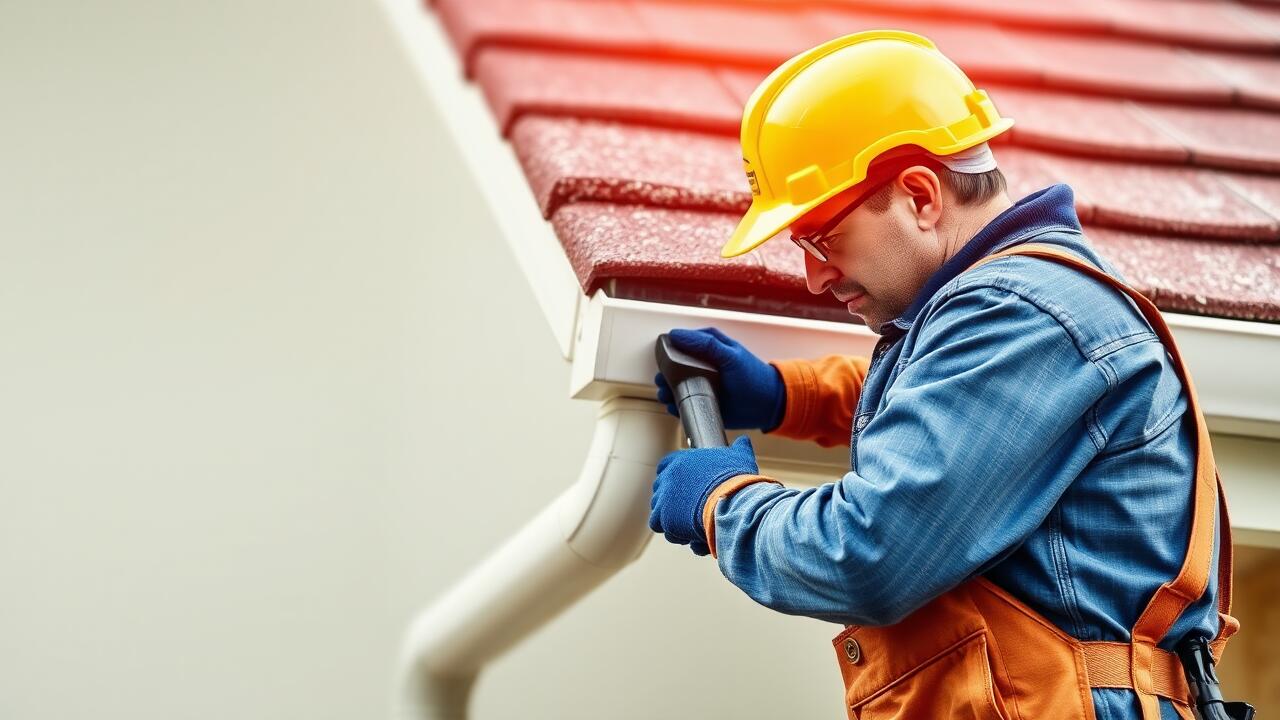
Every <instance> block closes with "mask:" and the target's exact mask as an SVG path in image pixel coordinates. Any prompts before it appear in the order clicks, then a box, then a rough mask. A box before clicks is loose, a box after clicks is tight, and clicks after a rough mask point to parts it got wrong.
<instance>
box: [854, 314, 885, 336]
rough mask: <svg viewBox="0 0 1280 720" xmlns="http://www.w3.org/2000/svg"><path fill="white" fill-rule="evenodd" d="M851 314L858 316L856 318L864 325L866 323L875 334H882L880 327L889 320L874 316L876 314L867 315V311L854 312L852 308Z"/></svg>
mask: <svg viewBox="0 0 1280 720" xmlns="http://www.w3.org/2000/svg"><path fill="white" fill-rule="evenodd" d="M849 314H850V315H852V316H854V317H856V318H858V320H859V322H861V323H862V324H863V325H866V326H867V328H868V329H869V330H871V332H873V333H875V334H877V335H880V334H881V332H880V328H881V327H882V326H883V325H884V324H885V323H886V322H888V320H884V319H881V318H878V317H874V316H869V315H867V314H866V313H861V312H854V311H852V310H850V311H849Z"/></svg>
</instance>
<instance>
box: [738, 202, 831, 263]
mask: <svg viewBox="0 0 1280 720" xmlns="http://www.w3.org/2000/svg"><path fill="white" fill-rule="evenodd" d="M820 204H821V201H819V202H815V203H813V204H812V205H810V206H808V207H804V206H801V207H796V206H794V205H790V204H785V205H774V206H773V207H771V208H769V209H768V210H764V211H761V209H760V207H759V206H758V205H755V204H752V206H751V207H750V208H749V209H748V210H747V213H746V214H745V215H743V216H742V220H740V221H738V227H736V228H734V230H733V234H732V235H730V236H729V240H728V242H726V243H725V244H724V247H722V248H721V249H720V257H723V258H731V257H737V256H739V255H746V254H747V253H749V252H751V251H752V250H755V249H756V248H758V247H760V246H761V245H763V244H765V243H766V242H768V241H769V240H770V239H772V238H773V237H774V236H776V235H777V234H778V233H780V232H782V231H783V230H785V229H786V228H787V226H789V225H790V224H791V223H792V222H794V221H795V220H796V219H797V218H799V217H800V216H801V215H804V214H805V213H807V212H809V211H810V210H812V209H813V208H815V207H817V206H818V205H820Z"/></svg>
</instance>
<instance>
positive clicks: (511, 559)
mask: <svg viewBox="0 0 1280 720" xmlns="http://www.w3.org/2000/svg"><path fill="white" fill-rule="evenodd" d="M381 1H382V4H383V7H384V9H385V10H386V13H387V16H388V18H389V19H390V21H391V24H392V25H393V27H394V29H395V31H396V32H397V34H398V35H399V36H400V39H401V41H402V43H403V45H404V48H405V50H406V51H407V53H408V55H409V58H410V60H411V61H412V63H413V64H414V66H415V67H416V68H417V70H418V74H419V76H420V77H421V78H422V79H423V82H424V84H425V86H426V88H427V91H428V94H429V95H430V97H431V98H432V100H433V103H434V105H435V107H436V108H438V109H439V110H440V111H441V112H442V115H443V119H444V121H445V123H446V126H447V127H448V128H449V131H450V132H451V133H452V134H453V137H454V141H455V144H456V145H457V146H458V148H459V150H460V151H461V152H462V154H463V157H464V160H465V162H466V164H467V165H468V167H469V168H470V170H471V174H472V177H471V178H469V179H460V182H465V181H467V180H469V181H470V182H471V183H472V184H473V185H474V186H475V187H476V188H477V192H479V193H481V194H482V195H483V196H484V198H485V200H486V202H487V203H488V206H489V209H490V212H491V214H492V216H493V218H494V219H495V221H496V222H497V224H498V227H499V229H500V231H501V233H502V235H503V237H504V238H505V239H506V241H507V243H508V245H509V246H510V248H511V251H512V253H513V255H514V256H515V258H516V261H517V262H518V263H519V264H520V266H521V269H522V271H523V272H524V274H525V277H526V278H528V280H529V283H530V286H531V288H532V289H533V294H534V297H535V298H536V299H537V302H538V304H539V306H540V307H541V308H542V312H543V315H544V317H545V318H546V319H547V323H548V325H549V326H550V328H551V331H552V334H553V335H554V336H555V338H556V340H557V342H558V343H559V346H560V350H561V352H562V354H563V355H564V357H565V358H568V359H572V360H573V368H572V374H571V376H572V381H571V382H572V386H571V388H570V392H571V394H572V396H573V397H576V398H583V399H593V400H604V401H605V404H604V405H603V407H602V410H601V415H600V419H599V421H598V423H597V426H596V434H595V437H594V439H593V441H592V445H591V450H590V452H589V453H588V456H587V458H586V461H585V463H584V465H583V467H582V470H581V473H580V475H579V477H578V481H577V483H575V484H574V485H573V486H571V487H570V488H569V489H568V490H567V491H565V493H564V494H563V495H561V496H560V498H558V499H557V500H556V501H555V502H553V503H552V504H551V505H550V506H548V507H547V508H546V509H545V510H544V511H543V512H542V513H541V514H540V515H538V516H537V517H536V518H534V519H533V520H532V521H531V522H530V523H529V524H528V525H526V526H525V528H524V529H522V530H520V531H519V532H518V533H517V534H516V535H514V536H513V537H512V538H511V540H509V541H508V542H507V543H506V544H505V545H503V546H502V547H501V548H499V549H498V550H497V551H496V552H495V553H494V554H493V555H491V556H490V557H489V558H488V559H487V560H485V561H484V562H483V563H482V564H480V565H479V566H477V567H476V568H475V569H474V570H473V571H472V572H471V573H470V574H468V575H467V577H465V578H464V579H462V580H461V581H460V582H459V583H458V584H456V585H455V586H454V587H453V588H452V589H450V590H449V591H448V592H447V593H446V594H445V595H444V596H443V597H441V598H440V599H438V600H437V601H436V602H435V603H434V604H432V605H431V606H430V607H429V608H427V609H426V610H424V611H423V612H422V613H420V614H419V615H418V617H417V618H416V620H415V621H414V622H413V625H412V627H411V628H410V630H409V632H408V633H407V634H406V637H405V640H404V645H403V649H402V654H401V660H400V663H399V664H398V666H397V667H398V669H397V679H396V699H395V703H394V704H395V713H396V717H397V718H399V719H402V720H408V719H410V718H413V719H418V720H428V719H430V720H461V719H462V718H465V717H467V702H468V698H469V695H470V690H471V687H472V685H473V684H474V681H475V678H476V677H477V675H478V674H479V672H480V671H481V670H482V669H483V667H484V665H485V663H487V662H489V661H491V660H492V659H493V658H494V657H496V656H497V655H499V654H500V653H502V652H503V651H505V650H507V649H508V648H510V647H511V646H512V645H514V644H516V643H518V642H519V641H521V640H522V639H523V638H525V637H526V636H527V635H528V634H529V633H531V632H532V631H533V630H535V629H536V628H537V627H539V626H540V625H542V624H543V623H545V622H547V621H548V620H550V619H551V618H552V617H553V616H555V615H556V614H557V613H559V612H561V611H562V610H564V609H565V608H567V607H569V606H570V605H572V604H573V603H574V602H575V601H576V600H578V599H579V598H580V597H582V596H583V595H585V594H587V593H588V592H590V591H591V590H592V589H593V588H595V587H596V586H597V585H599V584H600V583H601V582H604V580H605V579H607V578H608V577H610V576H611V575H612V574H613V573H615V572H617V571H618V570H619V569H621V568H622V567H624V566H625V565H626V564H627V563H629V562H630V561H631V560H633V559H635V557H636V556H638V555H639V553H640V552H641V551H642V550H643V549H644V547H645V544H646V543H647V541H648V539H649V537H650V532H649V530H648V527H647V522H646V517H647V514H648V502H649V493H650V486H651V483H652V480H653V472H654V466H655V465H656V461H657V459H658V458H659V457H660V456H661V455H662V454H663V453H664V452H666V451H667V450H668V449H670V448H672V447H674V446H675V441H676V434H675V433H676V431H675V423H674V420H673V419H672V418H670V417H668V416H667V415H666V413H665V411H664V410H663V409H662V408H661V407H659V406H658V405H657V404H656V403H654V402H652V398H653V389H652V385H651V379H652V377H653V374H654V372H655V367H654V360H653V342H654V338H655V337H656V336H657V335H658V334H659V333H660V332H663V331H665V330H667V329H669V328H672V327H699V326H703V325H716V326H719V327H721V328H723V329H725V330H726V331H727V332H729V333H730V334H732V335H734V336H735V337H737V338H739V339H741V340H743V341H744V342H745V343H746V344H747V345H749V346H750V347H751V348H752V349H753V350H755V351H756V352H758V353H760V354H761V355H763V356H765V357H778V358H783V357H813V356H818V355H822V354H827V353H833V352H846V353H852V354H867V353H869V351H870V349H871V347H872V345H873V344H874V340H875V336H874V335H872V334H871V333H870V332H869V331H868V330H867V329H866V328H863V327H859V326H855V325H846V324H841V323H834V322H821V321H813V320H800V319H796V318H788V317H779V316H770V315H759V314H753V313H743V312H734V311H728V310H712V309H707V308H694V307H686V306H680V305H666V304H661V303H648V302H637V301H629V300H620V299H615V298H609V297H607V296H606V295H605V294H604V293H602V292H598V293H596V294H595V295H594V296H592V297H591V298H587V297H585V296H583V294H582V292H581V290H580V289H579V286H578V283H577V279H576V276H575V275H574V273H573V270H572V268H571V267H570V265H569V262H568V260H567V259H566V257H565V254H564V251H563V249H562V248H561V246H560V243H559V240H558V239H557V238H556V237H555V234H554V232H553V231H552V229H551V225H550V224H549V223H548V222H546V220H545V219H544V218H543V217H542V213H541V210H540V209H539V208H538V205H537V202H536V200H535V199H534V198H533V194H532V193H531V192H530V191H529V186H528V183H527V181H526V179H525V177H524V173H523V171H522V170H521V168H520V165H519V162H518V161H517V160H516V158H515V155H514V152H513V151H512V150H511V148H510V146H509V145H508V144H507V143H506V142H504V141H503V140H502V137H501V133H500V130H499V128H498V127H497V125H496V123H495V121H494V118H493V116H492V114H491V113H490V112H489V109H488V107H487V105H486V104H485V102H484V99H483V97H482V96H481V94H480V92H479V90H478V89H477V88H475V87H474V86H471V85H469V84H467V83H466V82H465V81H464V79H463V74H462V69H461V67H460V65H459V63H458V59H457V56H456V55H455V54H454V52H453V49H452V46H451V45H450V43H449V41H448V40H447V38H446V37H445V34H444V32H443V30H442V28H441V27H440V25H439V22H438V20H437V18H436V17H435V16H434V15H433V14H431V13H430V12H428V11H426V10H425V9H424V8H423V7H422V6H421V5H420V4H419V0H381ZM1165 317H1166V318H1167V319H1168V321H1169V324H1170V326H1171V327H1172V328H1173V330H1174V334H1175V335H1176V337H1177V339H1178V342H1179V345H1180V346H1181V347H1182V350H1183V353H1184V355H1185V356H1186V358H1187V362H1188V365H1189V366H1190V369H1191V372H1192V374H1193V376H1194V377H1195V379H1196V382H1197V385H1198V387H1199V390H1200V395H1201V398H1202V401H1203V403H1204V406H1205V410H1206V414H1207V415H1208V416H1209V424H1210V427H1211V429H1213V430H1214V431H1215V433H1219V434H1221V433H1227V434H1240V435H1251V436H1253V438H1250V439H1244V438H1233V437H1230V435H1224V436H1223V437H1222V438H1221V439H1218V438H1215V449H1216V451H1217V452H1216V454H1217V457H1218V460H1219V464H1220V466H1222V467H1223V468H1224V470H1223V474H1224V481H1225V482H1226V483H1227V488H1228V494H1229V495H1230V496H1231V497H1233V498H1235V501H1236V511H1235V516H1234V517H1233V526H1235V527H1237V528H1238V529H1239V530H1240V533H1239V534H1238V535H1237V538H1238V540H1239V541H1241V542H1247V543H1249V544H1258V545H1270V546H1273V547H1280V513H1277V512H1275V509H1276V508H1280V482H1276V478H1275V474H1276V467H1277V465H1278V464H1280V451H1277V448H1280V443H1277V442H1276V441H1275V440H1270V439H1257V438H1280V382H1276V381H1275V379H1274V378H1273V374H1274V372H1275V369H1276V368H1280V326H1276V325H1266V324H1261V323H1248V322H1241V321H1234V320H1219V319H1214V318H1201V317H1194V316H1186V315H1176V314H1166V315H1165ZM628 398H638V399H628ZM756 447H757V451H758V454H759V456H760V465H761V469H762V471H764V472H766V473H770V474H776V475H777V476H779V477H783V478H786V479H787V480H788V481H799V482H803V483H814V484H816V483H820V482H826V481H829V480H833V479H835V478H837V477H839V474H840V473H841V472H842V471H843V469H844V468H845V467H847V462H848V451H847V449H835V450H821V449H818V448H815V447H812V446H809V445H806V444H801V443H792V442H786V441H782V440H778V439H777V438H771V437H765V438H760V439H759V441H758V442H757V443H756ZM1242 499H1243V500H1244V503H1240V501H1241V500H1242Z"/></svg>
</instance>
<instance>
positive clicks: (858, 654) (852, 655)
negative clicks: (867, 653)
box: [844, 638, 862, 665]
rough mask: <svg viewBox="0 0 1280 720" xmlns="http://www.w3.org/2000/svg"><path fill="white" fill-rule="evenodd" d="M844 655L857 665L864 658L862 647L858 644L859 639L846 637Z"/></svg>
mask: <svg viewBox="0 0 1280 720" xmlns="http://www.w3.org/2000/svg"><path fill="white" fill-rule="evenodd" d="M844 655H845V657H847V658H849V662H850V663H852V664H854V665H857V664H858V662H859V661H860V660H862V648H861V647H860V646H859V645H858V641H857V640H854V639H853V638H846V639H845V641H844Z"/></svg>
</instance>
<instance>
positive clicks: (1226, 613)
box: [703, 244, 1239, 720]
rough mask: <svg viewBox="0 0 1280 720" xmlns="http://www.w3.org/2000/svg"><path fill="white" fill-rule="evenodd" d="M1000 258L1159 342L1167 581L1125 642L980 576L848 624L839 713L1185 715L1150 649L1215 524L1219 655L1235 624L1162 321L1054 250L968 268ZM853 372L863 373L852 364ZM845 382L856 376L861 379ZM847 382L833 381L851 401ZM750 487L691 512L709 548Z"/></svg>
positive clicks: (1205, 558)
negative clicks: (1173, 399)
mask: <svg viewBox="0 0 1280 720" xmlns="http://www.w3.org/2000/svg"><path fill="white" fill-rule="evenodd" d="M1009 255H1030V256H1034V257H1040V258H1044V259H1046V260H1051V261H1054V262H1058V263H1062V264H1065V265H1069V266H1072V267H1075V268H1076V269H1078V270H1080V271H1081V272H1083V273H1085V274H1087V275H1089V276H1091V277H1093V278H1095V279H1097V280H1099V281H1101V282H1105V283H1108V284H1110V285H1112V286H1113V287H1115V288H1116V289H1117V290H1120V291H1121V292H1124V293H1125V294H1127V295H1128V296H1129V297H1130V298H1132V299H1133V301H1134V302H1135V303H1136V304H1137V306H1138V308H1139V309H1140V310H1141V311H1142V314H1143V316H1145V317H1146V319H1147V321H1148V322H1149V323H1150V324H1151V327H1152V329H1154V330H1155V332H1156V334H1157V335H1158V336H1159V337H1160V340H1161V341H1162V342H1163V343H1164V346H1165V348H1166V350H1167V351H1168V353H1169V355H1170V357H1171V358H1172V360H1173V364H1174V366H1175V368H1176V369H1177V371H1178V376H1179V377H1180V378H1181V379H1182V383H1183V386H1184V387H1185V388H1186V391H1187V410H1188V411H1189V412H1191V413H1193V414H1194V417H1195V421H1196V432H1197V442H1196V448H1197V449H1196V477H1195V489H1194V495H1193V500H1192V503H1193V507H1192V523H1191V534H1190V539H1189V541H1188V544H1187V552H1186V556H1185V559H1184V560H1183V564H1182V568H1181V570H1180V571H1179V572H1178V575H1177V577H1175V578H1174V579H1172V580H1170V581H1169V582H1167V583H1165V584H1164V585H1162V586H1161V587H1160V588H1159V589H1158V590H1157V591H1156V593H1155V595H1153V596H1152V598H1151V600H1150V602H1149V603H1148V604H1147V607H1146V609H1145V610H1144V611H1143V612H1142V614H1141V615H1140V616H1139V618H1138V621H1137V623H1135V625H1134V627H1133V629H1132V631H1131V638H1132V640H1131V642H1128V643H1119V642H1082V641H1080V640H1076V639H1075V638H1072V637H1071V636H1069V635H1067V634H1066V633H1064V632H1063V631H1062V630H1060V629H1058V628H1057V627H1056V626H1055V625H1053V624H1052V623H1050V622H1049V621H1048V620H1046V619H1045V618H1043V617H1042V616H1040V615H1039V614H1038V613H1036V612H1035V611H1034V610H1032V609H1031V608H1029V607H1027V606H1026V605H1024V604H1023V603H1021V602H1019V601H1018V600H1017V599H1016V598H1014V597H1013V596H1011V595H1010V594H1008V593H1007V592H1005V591H1004V590H1002V589H1000V588H999V587H997V586H996V585H994V584H993V583H991V582H990V581H988V580H986V579H985V578H982V577H977V578H974V579H971V580H969V581H967V582H965V583H964V584H962V585H960V586H959V587H956V588H954V589H952V590H950V591H948V592H947V593H945V594H943V595H941V596H939V597H937V598H935V599H934V600H932V601H931V602H929V603H928V604H927V605H925V606H924V607H922V608H920V609H919V610H917V611H916V612H914V613H912V614H911V615H910V616H908V617H907V618H905V619H904V620H902V621H901V622H898V623H896V624H894V625H889V626H885V627H860V626H850V627H848V628H846V629H845V631H844V632H842V633H840V634H839V635H837V636H836V637H835V639H834V640H833V641H832V642H833V643H834V645H835V649H836V656H837V658H838V660H839V663H840V673H841V675H842V676H843V677H844V685H845V707H846V710H847V711H848V714H849V718H850V720H873V719H874V720H890V719H899V720H917V719H920V720H925V719H927V720H932V719H934V718H952V719H954V720H979V719H981V720H1085V719H1088V720H1093V718H1094V712H1093V697H1092V695H1091V692H1090V689H1091V688H1129V689H1132V690H1134V691H1135V692H1136V693H1137V694H1138V697H1139V699H1140V702H1141V706H1142V716H1143V720H1159V718H1160V707H1159V698H1161V697H1164V698H1168V699H1170V700H1172V701H1173V703H1174V707H1175V708H1176V709H1177V711H1178V714H1179V716H1180V717H1182V718H1186V719H1188V720H1191V718H1193V715H1192V712H1191V707H1190V701H1191V697H1190V690H1189V689H1188V687H1187V682H1186V678H1185V676H1184V674H1183V671H1182V664H1181V662H1180V661H1179V660H1178V657H1177V655H1175V654H1174V653H1171V652H1169V651H1167V650H1162V649H1160V648H1159V647H1157V645H1158V644H1159V642H1160V641H1161V640H1162V639H1163V638H1164V637H1165V635H1166V634H1167V633H1168V632H1169V630H1170V628H1172V627H1173V624H1174V622H1176V621H1177V619H1178V617H1179V616H1180V615H1181V614H1182V612H1183V610H1185V609H1186V608H1187V607H1188V606H1189V605H1190V604H1191V603H1193V602H1195V601H1196V600H1198V599H1199V598H1200V597H1201V596H1202V595H1204V592H1205V588H1206V587H1207V585H1208V581H1209V573H1210V572H1211V570H1212V569H1211V568H1210V565H1211V564H1212V562H1213V544H1214V522H1215V519H1216V520H1217V521H1218V522H1219V523H1221V533H1222V543H1221V547H1220V550H1219V553H1218V555H1219V561H1218V568H1217V572H1218V588H1219V591H1218V592H1219V601H1218V613H1219V628H1220V630H1219V633H1218V637H1217V638H1216V639H1215V640H1214V641H1213V643H1212V648H1213V654H1214V657H1215V659H1217V658H1220V657H1221V654H1222V650H1223V648H1224V647H1225V645H1226V641H1227V638H1229V637H1230V636H1231V635H1232V634H1234V633H1235V631H1236V630H1237V629H1239V623H1238V622H1237V621H1236V620H1235V618H1233V617H1231V615H1230V612H1231V526H1230V522H1229V520H1228V518H1227V507H1226V501H1225V498H1224V497H1223V494H1222V489H1221V483H1220V481H1219V480H1218V475H1217V470H1216V468H1215V465H1214V460H1213V449H1212V447H1211V446H1210V441H1209V430H1208V427H1207V426H1206V425H1205V421H1204V414H1203V413H1202V412H1201V409H1200V401H1199V399H1198V397H1197V396H1196V391H1195V387H1194V385H1193V384H1192V382H1191V377H1190V374H1189V373H1188V372H1187V369H1186V365H1185V364H1184V363H1183V361H1182V357H1181V355H1180V353H1179V352H1178V348H1177V345H1176V344H1175V343H1174V340H1173V335H1172V333H1171V332H1170V331H1169V327H1168V326H1167V325H1166V324H1165V322H1164V318H1163V317H1161V315H1160V311H1159V310H1157V309H1156V307H1155V305H1154V304H1152V303H1151V301H1149V300H1147V299H1146V298H1145V297H1143V296H1142V295H1141V294H1139V293H1138V292H1137V291H1135V290H1133V289H1131V288H1129V287H1127V286H1126V285H1124V284H1123V283H1121V282H1120V281H1118V280H1116V279H1115V278H1113V277H1111V276H1109V275H1107V274H1106V273H1104V272H1102V271H1100V270H1098V269H1097V268H1095V267H1094V266H1093V265H1091V264H1089V263H1087V262H1084V261H1082V260H1080V259H1078V258H1077V257H1076V256H1075V255H1073V254H1072V253H1070V252H1067V251H1065V250H1062V249H1060V248H1056V247H1051V246H1047V245H1036V244H1025V245H1020V246H1015V247H1012V248H1009V249H1007V250H1003V251H1001V252H997V253H994V254H992V255H989V256H987V257H985V258H983V259H982V260H980V261H979V262H977V263H975V264H974V265H973V267H972V268H970V269H973V268H976V267H978V266H980V265H983V264H985V263H987V262H991V261H993V260H996V259H998V258H1001V257H1006V256H1009ZM864 369H865V368H864ZM850 382H855V383H860V382H861V377H858V378H854V379H853V380H846V381H845V383H846V384H848V383H850ZM857 390H858V388H857V387H854V388H852V390H850V389H849V388H844V389H843V390H842V391H841V392H843V394H844V395H848V394H851V393H852V394H853V396H854V397H856V393H857ZM755 482H776V481H775V480H772V479H771V478H767V477H764V476H760V475H743V476H739V477H737V478H733V479H732V480H730V481H729V482H726V483H724V484H723V485H721V486H720V487H718V488H716V490H715V491H714V492H713V493H712V495H711V497H710V498H709V499H708V500H707V504H706V505H705V506H704V508H703V524H704V526H705V530H706V532H707V538H708V544H709V545H710V547H711V549H712V552H713V553H714V552H715V506H716V503H718V502H719V501H720V500H722V499H724V498H726V497H729V496H730V495H732V494H733V493H734V492H737V491H738V490H739V489H741V488H743V487H745V486H747V485H750V484H752V483H755Z"/></svg>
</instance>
